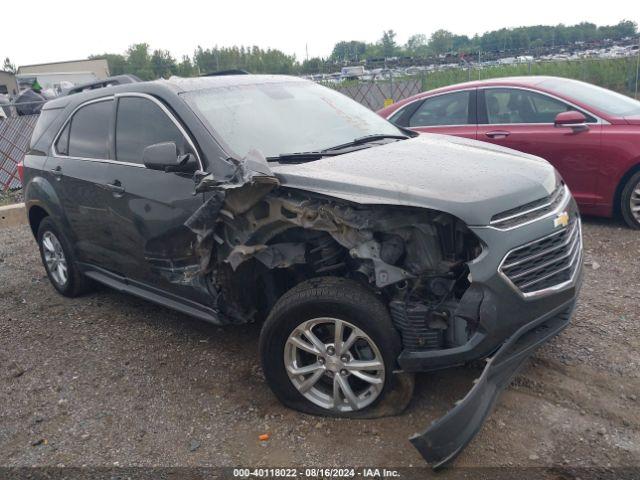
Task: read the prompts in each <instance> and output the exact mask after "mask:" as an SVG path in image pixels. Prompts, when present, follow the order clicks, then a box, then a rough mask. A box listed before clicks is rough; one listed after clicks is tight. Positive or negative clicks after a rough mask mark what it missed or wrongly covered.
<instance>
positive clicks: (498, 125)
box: [379, 77, 640, 228]
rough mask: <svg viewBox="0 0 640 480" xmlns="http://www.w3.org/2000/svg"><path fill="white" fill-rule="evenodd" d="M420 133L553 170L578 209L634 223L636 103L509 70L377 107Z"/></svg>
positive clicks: (637, 197) (638, 213)
mask: <svg viewBox="0 0 640 480" xmlns="http://www.w3.org/2000/svg"><path fill="white" fill-rule="evenodd" d="M379 113H380V115H382V116H383V117H385V118H389V119H390V120H391V121H392V122H394V123H395V124H397V125H400V126H403V127H407V128H410V129H412V130H415V131H418V132H432V133H441V134H447V135H457V136H461V137H467V138H473V139H477V140H482V141H484V142H489V143H493V144H496V145H502V146H504V147H509V148H513V149H516V150H520V151H521V152H526V153H530V154H532V155H537V156H539V157H542V158H544V159H546V160H548V161H549V162H550V163H551V164H552V165H553V166H554V167H556V168H557V169H558V171H559V172H560V174H561V175H562V178H563V179H564V181H566V182H567V185H568V186H569V188H570V189H571V192H572V194H573V195H574V196H575V198H576V201H577V202H578V205H579V206H580V211H581V212H582V213H583V214H589V215H598V216H604V217H610V216H612V215H613V214H614V213H615V212H619V213H620V214H621V215H622V217H623V218H624V220H625V221H626V223H627V224H628V225H629V226H631V227H632V228H640V102H639V101H637V100H634V99H632V98H630V97H627V96H625V95H621V94H619V93H616V92H612V91H611V90H607V89H604V88H601V87H597V86H595V85H591V84H588V83H584V82H579V81H577V80H570V79H566V78H556V77H513V78H497V79H493V80H482V81H477V82H468V83H462V84H459V85H452V86H449V87H445V88H439V89H436V90H431V91H429V92H424V93H420V94H418V95H415V96H413V97H410V98H407V99H405V100H403V101H401V102H398V103H396V104H394V105H392V106H390V107H387V108H385V109H382V110H380V112H379Z"/></svg>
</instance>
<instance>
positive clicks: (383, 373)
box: [260, 277, 400, 417]
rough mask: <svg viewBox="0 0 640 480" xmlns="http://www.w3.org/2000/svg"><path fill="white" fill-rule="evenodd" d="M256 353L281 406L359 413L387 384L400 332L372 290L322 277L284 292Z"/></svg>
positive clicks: (384, 391)
mask: <svg viewBox="0 0 640 480" xmlns="http://www.w3.org/2000/svg"><path fill="white" fill-rule="evenodd" d="M260 352H261V359H262V368H263V371H264V373H265V377H266V379H267V382H268V383H269V386H270V387H271V389H272V390H273V392H274V393H275V394H276V396H277V397H278V398H279V399H280V401H282V403H284V404H285V405H287V406H288V407H291V408H294V409H296V410H300V411H303V412H306V413H312V414H320V415H331V416H348V417H364V416H368V415H367V412H370V411H371V410H372V409H373V406H374V405H377V404H379V403H380V402H381V401H382V400H383V398H384V397H385V395H387V393H388V392H389V391H390V390H392V389H393V383H394V379H393V370H394V368H395V365H396V358H397V356H398V354H399V352H400V339H399V336H398V333H397V331H396V330H395V329H394V327H393V325H392V323H391V319H390V317H389V313H388V311H387V309H386V308H385V307H384V305H383V304H382V303H381V302H380V300H378V298H377V297H376V296H375V295H374V294H373V293H372V292H370V291H369V290H367V289H366V288H364V287H363V286H361V285H359V284H358V283H356V282H353V281H351V280H346V279H341V278H329V277H328V278H320V279H314V280H309V281H307V282H304V283H301V284H300V285H298V286H296V287H294V288H293V289H292V290H290V291H289V292H287V293H286V294H285V295H283V297H282V298H281V299H280V300H279V301H278V302H277V303H276V305H275V306H274V308H273V310H272V311H271V313H270V315H269V318H267V320H266V322H265V324H264V326H263V329H262V333H261V336H260Z"/></svg>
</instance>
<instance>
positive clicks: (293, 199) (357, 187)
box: [22, 75, 582, 466]
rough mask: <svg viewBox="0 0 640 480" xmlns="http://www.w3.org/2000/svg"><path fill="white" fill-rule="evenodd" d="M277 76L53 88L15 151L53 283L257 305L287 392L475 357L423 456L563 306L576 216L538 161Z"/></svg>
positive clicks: (208, 309) (222, 306)
mask: <svg viewBox="0 0 640 480" xmlns="http://www.w3.org/2000/svg"><path fill="white" fill-rule="evenodd" d="M411 135H415V134H412V132H409V131H406V130H402V129H399V128H397V127H396V126H394V125H392V124H391V123H389V122H388V121H387V120H384V119H383V118H381V117H379V116H378V115H376V114H375V113H373V112H371V111H369V110H368V109H366V108H365V107H363V106H361V105H360V104H358V103H356V102H354V101H352V100H350V99H348V98H347V97H345V96H343V95H341V94H339V93H337V92H335V91H333V90H330V89H327V88H324V87H321V86H319V85H317V84H315V83H312V82H308V81H305V80H301V79H297V78H290V77H274V76H253V75H231V76H221V77H211V78H197V79H171V80H168V81H165V80H162V81H154V82H139V83H138V82H136V83H131V84H127V85H121V86H113V87H109V88H103V89H95V90H91V91H87V92H84V93H79V94H74V95H70V96H67V97H62V98H59V99H56V100H53V101H50V102H48V103H47V104H46V105H45V106H44V108H43V111H42V114H41V117H40V120H39V121H38V124H37V127H36V129H35V131H34V133H33V137H32V142H31V150H30V152H29V153H28V154H27V155H26V157H25V160H24V167H23V169H22V176H23V184H24V191H25V202H26V208H27V211H28V218H29V223H30V225H31V229H32V230H33V234H34V235H35V237H36V238H37V241H38V244H39V246H40V251H41V254H42V260H43V263H44V265H45V268H46V270H47V273H48V275H49V278H50V280H51V282H52V284H53V286H54V287H55V288H56V289H57V290H58V291H59V292H60V293H61V294H63V295H66V296H75V295H78V294H80V293H82V292H85V291H87V290H88V289H90V288H91V285H92V282H99V283H102V284H105V285H108V286H110V287H113V288H115V289H117V290H120V291H123V292H128V293H132V294H134V295H138V296H140V297H143V298H146V299H148V300H151V301H154V302H157V303H159V304H161V305H165V306H167V307H170V308H173V309H176V310H179V311H182V312H184V313H186V314H188V315H192V316H194V317H198V318H201V319H204V320H207V321H209V322H212V323H215V324H218V325H222V324H229V323H242V322H250V321H264V326H263V328H262V334H261V338H260V351H261V358H262V367H263V370H264V373H265V376H266V379H267V382H268V383H269V385H270V387H271V388H272V390H273V391H274V393H275V394H276V395H277V397H278V398H279V399H280V400H281V401H282V402H283V403H284V404H286V405H288V406H290V407H293V408H296V409H299V410H302V411H305V412H309V413H313V414H323V415H336V416H348V417H367V416H369V417H370V416H376V415H382V414H389V413H393V412H398V411H401V410H402V408H404V406H406V404H407V402H408V399H409V398H410V397H411V392H412V386H413V383H412V378H413V377H412V375H411V373H412V372H418V371H424V370H435V369H442V368H447V367H451V366H453V365H462V364H465V363H467V362H469V361H471V360H474V359H478V358H482V357H487V356H490V355H491V356H492V357H491V361H490V362H488V363H487V367H486V368H485V370H484V372H483V374H482V376H481V377H480V378H479V379H478V381H477V382H476V384H475V386H474V387H473V388H472V390H471V391H470V392H469V393H468V395H467V396H466V397H465V398H464V400H463V401H462V402H460V403H459V404H457V406H456V407H455V408H453V409H452V410H451V411H450V412H449V413H448V414H447V415H446V416H445V417H444V418H442V419H441V420H439V421H438V422H436V423H434V424H433V425H431V426H430V427H429V428H428V429H427V430H426V431H425V432H424V433H422V434H419V435H416V436H414V437H413V438H412V439H411V441H412V443H413V444H414V445H415V446H416V447H417V448H418V450H419V451H420V452H421V453H422V455H423V456H424V457H425V459H427V460H428V461H429V462H433V463H434V464H435V465H436V466H437V465H442V464H444V463H445V462H447V461H449V460H451V459H452V458H453V457H454V456H455V455H456V454H457V453H458V452H459V451H460V450H461V449H462V448H463V447H464V445H466V443H468V442H469V441H470V440H471V438H472V437H473V435H474V434H475V432H476V431H477V430H478V429H479V428H480V425H481V423H482V421H483V419H484V418H485V417H486V415H488V413H489V411H490V408H491V406H492V404H493V401H494V399H495V397H496V395H497V393H498V392H499V390H500V388H501V387H503V386H504V385H505V384H506V383H508V381H509V379H510V377H511V376H512V375H513V373H514V372H515V370H516V369H517V368H518V367H519V366H520V365H521V364H522V362H523V361H524V360H525V359H526V358H527V357H528V356H529V355H530V353H531V352H532V351H533V349H534V348H535V347H536V346H537V345H539V344H540V343H542V342H544V341H546V340H548V339H549V338H551V337H552V336H553V335H555V334H557V333H558V332H559V331H560V330H561V329H562V328H564V327H565V326H566V325H567V323H568V322H569V319H570V316H571V313H572V311H573V308H574V305H575V302H576V297H577V293H578V289H579V286H580V283H581V269H582V267H581V261H582V238H581V227H580V218H579V215H578V211H577V207H576V204H575V202H574V200H573V198H572V196H571V194H570V193H569V190H568V189H567V187H566V186H565V185H564V183H563V182H562V181H561V179H560V177H559V175H558V174H557V173H556V171H555V169H554V168H553V167H552V166H551V165H550V164H549V163H547V162H546V161H544V160H542V159H539V158H537V157H533V156H530V155H526V154H522V153H518V152H515V151H512V150H508V149H505V148H502V147H498V146H487V145H486V144H482V143H480V142H475V141H472V140H466V139H460V138H455V137H446V136H441V135H423V136H419V137H416V138H410V137H411Z"/></svg>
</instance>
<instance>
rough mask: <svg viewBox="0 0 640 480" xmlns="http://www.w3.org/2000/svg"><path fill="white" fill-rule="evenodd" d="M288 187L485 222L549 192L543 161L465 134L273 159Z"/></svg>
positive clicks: (548, 169) (551, 178)
mask: <svg viewBox="0 0 640 480" xmlns="http://www.w3.org/2000/svg"><path fill="white" fill-rule="evenodd" d="M270 166H271V169H272V171H273V173H274V174H275V175H276V176H277V177H278V179H279V180H280V182H281V184H282V186H285V187H291V188H298V189H303V190H307V191H311V192H316V193H322V194H325V195H329V196H332V197H337V198H342V199H345V200H350V201H354V202H357V203H362V204H387V205H407V206H415V207H422V208H430V209H434V210H438V211H443V212H447V213H450V214H452V215H455V216H456V217H458V218H460V219H461V220H463V221H464V222H465V223H467V225H487V224H488V223H489V221H490V219H491V217H492V216H493V215H495V214H496V213H500V212H503V211H505V210H509V209H511V208H514V207H518V206H520V205H524V204H526V203H529V202H532V201H534V200H538V199H540V198H543V197H545V196H547V195H549V194H550V193H551V192H552V191H553V190H554V188H555V185H556V181H557V177H556V173H555V170H554V168H553V167H552V166H551V165H550V164H549V163H548V162H547V161H545V160H543V159H541V158H539V157H535V156H532V155H527V154H525V153H520V152H517V151H515V150H511V149H508V148H503V147H499V146H496V145H492V144H488V143H483V142H477V141H475V140H468V139H465V138H459V137H450V136H445V135H434V134H426V135H420V136H418V137H416V138H413V139H410V140H402V141H398V142H393V143H388V144H385V145H382V146H378V147H372V148H367V149H364V150H359V151H356V152H352V153H347V154H344V155H338V156H335V157H327V158H324V159H321V160H316V161H312V162H308V163H303V164H296V165H286V164H282V165H281V164H270Z"/></svg>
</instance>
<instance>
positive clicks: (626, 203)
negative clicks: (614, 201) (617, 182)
mask: <svg viewBox="0 0 640 480" xmlns="http://www.w3.org/2000/svg"><path fill="white" fill-rule="evenodd" d="M620 211H621V212H622V218H623V219H624V221H625V222H626V223H627V225H629V226H630V227H631V228H635V229H640V172H636V173H635V174H634V175H632V176H631V178H630V179H629V181H628V182H627V183H626V184H625V186H624V188H623V189H622V194H621V195H620Z"/></svg>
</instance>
